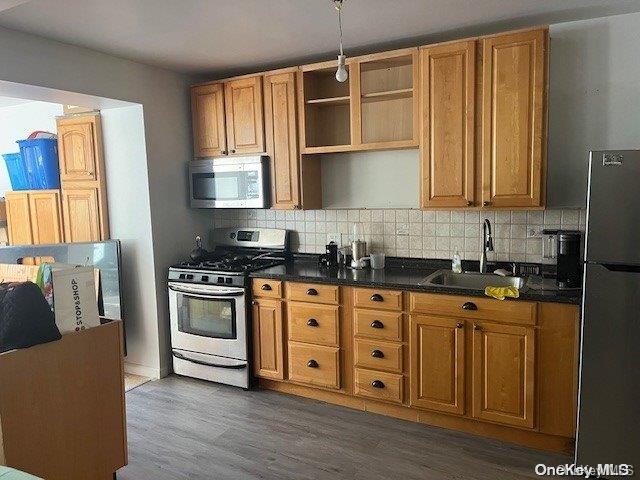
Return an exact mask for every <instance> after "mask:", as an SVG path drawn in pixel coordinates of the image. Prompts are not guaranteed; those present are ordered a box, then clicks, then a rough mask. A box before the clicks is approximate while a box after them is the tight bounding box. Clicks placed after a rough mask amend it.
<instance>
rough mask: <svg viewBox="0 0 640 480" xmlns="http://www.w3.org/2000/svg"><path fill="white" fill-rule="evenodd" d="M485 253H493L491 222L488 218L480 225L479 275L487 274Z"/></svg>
mask: <svg viewBox="0 0 640 480" xmlns="http://www.w3.org/2000/svg"><path fill="white" fill-rule="evenodd" d="M487 252H493V237H492V236H491V222H490V221H489V219H488V218H485V219H484V223H483V224H482V255H481V256H480V273H487Z"/></svg>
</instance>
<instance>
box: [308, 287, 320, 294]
mask: <svg viewBox="0 0 640 480" xmlns="http://www.w3.org/2000/svg"><path fill="white" fill-rule="evenodd" d="M307 295H312V296H316V295H318V291H317V290H316V289H315V288H310V289H309V290H307Z"/></svg>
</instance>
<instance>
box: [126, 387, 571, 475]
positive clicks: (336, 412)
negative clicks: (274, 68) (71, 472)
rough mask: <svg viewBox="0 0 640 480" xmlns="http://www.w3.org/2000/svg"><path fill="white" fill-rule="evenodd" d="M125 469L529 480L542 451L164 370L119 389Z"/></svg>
mask: <svg viewBox="0 0 640 480" xmlns="http://www.w3.org/2000/svg"><path fill="white" fill-rule="evenodd" d="M127 422H128V434H129V465H128V466H127V467H125V468H123V469H121V470H120V471H119V472H118V479H119V480H141V479H153V480H164V479H191V480H193V479H216V480H226V479H232V480H236V479H238V480H244V479H281V480H285V479H296V480H300V479H309V480H322V479H358V480H359V479H362V480H381V479H406V480H413V479H416V480H430V479H438V480H443V479H479V480H480V479H486V480H497V479H510V480H511V479H520V478H537V477H536V475H535V473H534V470H533V468H534V466H535V465H536V464H537V463H546V464H549V465H558V464H561V463H563V464H564V463H566V462H569V463H571V462H570V460H571V459H570V458H569V457H565V456H561V455H554V454H547V453H544V452H538V451H533V450H528V449H525V448H521V447H517V446H513V445H509V444H503V443H500V442H496V441H492V440H485V439H482V438H479V437H474V436H471V435H466V434H461V433H455V432H451V431H448V430H443V429H440V428H432V427H427V426H424V425H420V424H415V423H411V422H405V421H402V420H396V419H392V418H387V417H383V416H379V415H375V414H371V413H364V412H359V411H355V410H350V409H347V408H343V407H337V406H333V405H328V404H324V403H321V402H317V401H314V400H309V399H305V398H298V397H293V396H288V395H284V394H280V393H275V392H270V391H251V392H245V391H243V390H241V389H237V388H234V387H227V386H222V385H217V384H213V383H208V382H203V381H198V380H192V379H187V378H183V377H177V376H172V377H168V378H165V379H163V380H159V381H155V382H149V383H147V384H145V385H142V386H141V387H138V388H136V389H134V390H132V391H130V392H128V393H127Z"/></svg>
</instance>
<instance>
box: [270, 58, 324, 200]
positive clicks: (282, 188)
mask: <svg viewBox="0 0 640 480" xmlns="http://www.w3.org/2000/svg"><path fill="white" fill-rule="evenodd" d="M296 70H297V69H292V70H288V71H279V72H274V73H271V74H265V76H264V124H265V134H266V135H265V138H266V151H267V155H268V156H269V158H270V161H271V164H270V165H271V208H274V209H293V208H306V209H317V208H322V183H321V171H320V160H319V159H317V158H315V157H313V156H310V155H305V156H301V155H300V153H299V151H298V119H297V107H296Z"/></svg>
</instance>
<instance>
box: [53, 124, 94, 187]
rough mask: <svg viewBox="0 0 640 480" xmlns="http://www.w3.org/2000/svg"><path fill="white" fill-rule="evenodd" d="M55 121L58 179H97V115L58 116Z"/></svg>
mask: <svg viewBox="0 0 640 480" xmlns="http://www.w3.org/2000/svg"><path fill="white" fill-rule="evenodd" d="M57 124H58V155H59V161H60V180H62V181H65V180H96V178H97V177H98V175H99V172H98V171H97V166H98V157H99V156H101V155H102V144H101V138H100V136H99V131H100V117H99V116H97V115H87V116H82V117H68V118H60V119H58V121H57Z"/></svg>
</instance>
